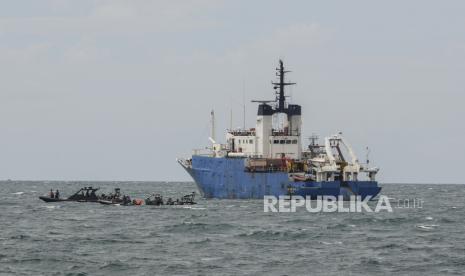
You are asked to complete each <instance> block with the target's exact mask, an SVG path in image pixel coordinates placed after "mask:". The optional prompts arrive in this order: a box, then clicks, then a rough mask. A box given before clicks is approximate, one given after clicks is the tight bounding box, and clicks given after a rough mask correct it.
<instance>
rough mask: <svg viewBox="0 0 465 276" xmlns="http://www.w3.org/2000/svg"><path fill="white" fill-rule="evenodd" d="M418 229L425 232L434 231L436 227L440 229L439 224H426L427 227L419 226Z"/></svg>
mask: <svg viewBox="0 0 465 276" xmlns="http://www.w3.org/2000/svg"><path fill="white" fill-rule="evenodd" d="M416 227H417V228H420V229H424V230H432V229H434V228H436V227H439V225H437V224H425V225H417V226H416Z"/></svg>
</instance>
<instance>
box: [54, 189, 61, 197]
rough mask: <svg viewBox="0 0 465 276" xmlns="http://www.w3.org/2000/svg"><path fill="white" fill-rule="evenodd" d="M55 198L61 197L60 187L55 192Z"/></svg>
mask: <svg viewBox="0 0 465 276" xmlns="http://www.w3.org/2000/svg"><path fill="white" fill-rule="evenodd" d="M55 198H56V199H59V198H60V192H59V191H58V189H57V191H56V192H55Z"/></svg>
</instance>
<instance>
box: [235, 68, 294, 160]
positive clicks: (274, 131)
mask: <svg viewBox="0 0 465 276" xmlns="http://www.w3.org/2000/svg"><path fill="white" fill-rule="evenodd" d="M289 72H290V71H286V70H285V68H284V64H283V61H282V60H279V67H278V68H276V76H277V77H278V81H276V82H272V84H273V86H274V89H275V94H276V97H275V99H274V100H266V101H263V100H254V101H252V102H257V103H259V105H258V111H257V120H256V125H255V128H251V129H249V130H230V131H228V133H227V134H226V140H227V145H228V149H229V154H228V155H229V156H232V157H234V156H237V157H240V156H244V157H258V158H290V159H300V158H301V154H302V148H301V138H300V137H301V126H302V120H301V113H302V108H301V106H300V105H297V104H288V103H287V102H286V95H285V91H284V88H285V87H286V86H289V85H294V84H295V83H293V82H286V80H285V75H286V73H289ZM276 114H285V117H286V119H285V122H284V125H283V127H282V128H281V129H278V128H273V116H274V115H276Z"/></svg>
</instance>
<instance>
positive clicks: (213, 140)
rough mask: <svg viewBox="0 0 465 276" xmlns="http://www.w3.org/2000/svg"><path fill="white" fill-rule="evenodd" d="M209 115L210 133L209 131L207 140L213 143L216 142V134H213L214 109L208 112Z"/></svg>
mask: <svg viewBox="0 0 465 276" xmlns="http://www.w3.org/2000/svg"><path fill="white" fill-rule="evenodd" d="M210 115H211V121H210V123H211V133H210V137H209V140H210V141H211V142H212V143H213V144H215V143H216V137H215V136H216V135H215V132H216V131H215V111H214V110H213V109H212V112H211V113H210Z"/></svg>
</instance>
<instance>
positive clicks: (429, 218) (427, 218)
mask: <svg viewBox="0 0 465 276" xmlns="http://www.w3.org/2000/svg"><path fill="white" fill-rule="evenodd" d="M425 219H426V220H433V217H426V218H425Z"/></svg>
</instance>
